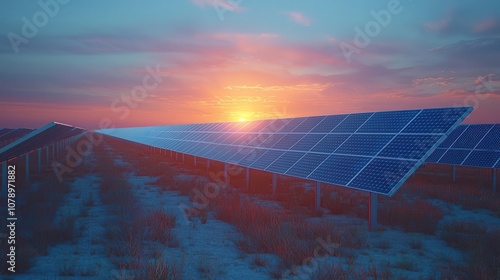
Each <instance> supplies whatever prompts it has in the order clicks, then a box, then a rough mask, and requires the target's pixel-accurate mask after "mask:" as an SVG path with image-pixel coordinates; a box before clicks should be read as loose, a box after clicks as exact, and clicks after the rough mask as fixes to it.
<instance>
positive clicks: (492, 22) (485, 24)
mask: <svg viewBox="0 0 500 280" xmlns="http://www.w3.org/2000/svg"><path fill="white" fill-rule="evenodd" d="M497 28H500V22H499V21H498V20H496V19H486V20H483V21H481V22H478V23H476V24H475V25H474V31H475V32H477V33H482V32H488V31H491V30H493V29H497Z"/></svg>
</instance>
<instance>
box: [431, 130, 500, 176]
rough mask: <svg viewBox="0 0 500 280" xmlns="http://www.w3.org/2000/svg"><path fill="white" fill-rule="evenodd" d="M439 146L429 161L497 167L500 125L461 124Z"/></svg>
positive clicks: (499, 151) (499, 147)
mask: <svg viewBox="0 0 500 280" xmlns="http://www.w3.org/2000/svg"><path fill="white" fill-rule="evenodd" d="M439 147H440V148H438V149H436V150H435V151H434V153H433V154H432V155H431V156H430V157H429V158H428V159H427V162H432V163H441V164H451V165H463V166H471V167H482V168H496V167H495V164H496V163H497V160H498V158H497V157H498V154H499V153H500V125H499V124H467V125H460V126H458V127H457V128H456V129H455V130H454V131H453V132H452V133H451V134H450V135H449V136H448V137H447V138H446V140H445V141H443V143H442V144H441V145H440V146H439ZM495 159H496V160H495Z"/></svg>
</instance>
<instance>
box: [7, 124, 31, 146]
mask: <svg viewBox="0 0 500 280" xmlns="http://www.w3.org/2000/svg"><path fill="white" fill-rule="evenodd" d="M32 131H33V129H28V128H17V129H9V128H4V129H1V130H0V148H1V147H4V146H6V145H7V144H10V143H12V142H14V141H15V140H17V139H19V138H21V137H23V136H24V135H26V134H28V133H30V132H32Z"/></svg>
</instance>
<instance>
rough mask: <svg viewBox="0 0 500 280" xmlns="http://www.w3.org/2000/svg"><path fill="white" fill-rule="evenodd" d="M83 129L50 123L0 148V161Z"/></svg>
mask: <svg viewBox="0 0 500 280" xmlns="http://www.w3.org/2000/svg"><path fill="white" fill-rule="evenodd" d="M14 131H15V130H14ZM84 131H85V130H83V129H81V128H76V127H72V126H69V125H65V124H60V123H50V124H48V125H46V126H43V127H41V128H39V129H36V130H34V131H32V132H30V133H29V134H27V135H25V136H23V137H22V138H20V139H18V140H16V141H15V142H12V143H10V144H8V145H7V146H5V147H3V148H1V149H0V162H4V161H6V160H10V159H12V158H15V157H18V156H21V155H23V154H26V153H29V152H31V151H33V150H36V149H38V148H42V147H44V146H47V145H49V144H51V143H54V142H58V141H60V140H63V139H67V138H70V137H73V136H76V135H78V134H81V133H83V132H84Z"/></svg>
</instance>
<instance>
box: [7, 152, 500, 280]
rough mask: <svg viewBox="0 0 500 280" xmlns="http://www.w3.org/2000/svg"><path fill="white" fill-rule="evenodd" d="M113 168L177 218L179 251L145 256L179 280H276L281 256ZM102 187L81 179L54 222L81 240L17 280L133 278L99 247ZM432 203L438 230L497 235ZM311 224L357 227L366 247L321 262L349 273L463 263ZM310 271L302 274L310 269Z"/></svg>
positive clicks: (399, 234) (456, 253) (400, 241)
mask: <svg viewBox="0 0 500 280" xmlns="http://www.w3.org/2000/svg"><path fill="white" fill-rule="evenodd" d="M90 160H91V159H90ZM114 163H115V165H116V166H119V167H122V168H125V169H127V170H129V172H126V173H123V174H122V176H125V177H126V179H127V180H128V181H129V182H130V184H131V185H132V187H133V188H132V190H133V193H134V195H135V197H136V198H137V200H138V202H139V205H140V207H141V208H142V209H143V210H145V211H154V210H158V209H163V210H164V211H166V212H168V213H170V214H171V215H174V216H176V217H177V223H176V225H175V227H174V228H173V230H172V233H173V234H174V235H175V237H176V239H177V240H178V246H174V247H168V246H165V245H161V244H159V243H154V246H156V248H147V250H154V251H159V252H161V253H162V255H163V257H164V258H165V259H167V260H173V261H176V262H177V263H180V264H182V267H183V271H182V279H273V278H272V277H271V272H272V271H275V270H276V268H277V267H278V264H279V262H280V259H279V257H278V256H277V255H273V254H259V255H258V256H257V255H255V254H248V253H244V252H241V250H240V249H239V248H238V247H237V246H236V240H240V239H244V238H245V236H244V234H243V233H240V232H238V230H237V229H236V227H235V226H234V225H231V224H228V223H226V222H223V221H220V220H217V219H216V218H215V217H214V214H213V212H209V213H208V219H207V222H206V223H202V222H201V221H200V219H197V218H196V219H193V220H191V221H187V220H186V219H185V217H184V216H183V215H182V214H181V211H180V210H179V205H181V204H188V203H189V198H188V197H187V196H183V195H181V194H180V193H178V192H176V191H169V190H162V189H160V188H159V187H157V186H154V185H153V184H152V183H153V181H154V180H155V179H156V177H152V176H138V175H136V173H135V172H134V168H135V167H134V165H133V163H132V162H128V161H127V159H125V158H123V157H122V156H119V155H117V156H116V157H115V158H114ZM188 173H189V170H187V171H186V169H183V171H182V174H181V173H180V171H179V173H178V175H177V176H180V177H181V178H189V177H191V176H199V175H193V174H188ZM99 188H100V179H99V177H98V176H97V175H96V174H94V173H89V174H86V175H85V176H81V177H80V178H77V179H76V180H74V182H72V183H71V192H69V193H68V194H67V195H66V199H65V200H64V202H63V204H62V205H61V206H60V208H59V209H58V212H57V215H56V219H62V218H63V217H65V216H67V215H73V214H77V215H76V216H77V217H78V218H77V221H76V224H77V226H78V228H79V229H80V235H79V236H78V237H77V238H76V239H74V240H73V241H71V242H67V243H63V244H57V245H54V246H52V247H51V248H50V249H49V253H48V255H46V256H41V257H37V258H35V263H34V266H33V267H32V268H31V269H29V270H28V271H27V272H25V273H24V274H22V275H16V277H15V278H14V279H68V278H75V279H76V278H85V279H132V277H131V276H130V275H132V273H131V272H130V271H128V270H126V269H120V268H119V267H116V266H115V265H114V264H113V262H112V260H110V259H109V258H108V255H107V254H106V249H105V246H104V245H103V244H102V242H100V241H99V240H102V236H103V234H104V232H105V227H106V222H107V221H108V220H109V218H110V214H109V213H108V211H107V209H106V206H105V205H103V204H102V202H101V200H100V197H99V192H100V189H99ZM241 195H242V196H244V197H246V198H248V199H249V200H252V201H253V202H254V203H255V204H257V205H259V206H262V207H269V209H273V210H276V209H281V210H282V206H281V205H280V204H279V203H277V202H274V201H269V200H262V199H259V197H258V196H256V195H249V194H241ZM90 201H91V203H90ZM433 203H434V204H435V205H439V206H440V207H441V208H442V209H443V210H444V211H445V212H446V215H445V216H444V218H443V219H442V220H441V221H440V224H443V223H446V222H448V221H451V220H457V219H459V220H466V221H476V222H484V221H488V222H487V223H485V225H486V226H487V227H488V228H489V229H500V219H499V218H498V217H497V216H495V215H494V214H493V213H492V212H491V211H487V210H464V209H462V208H461V207H460V206H457V205H454V204H450V203H446V202H442V201H439V200H436V201H433ZM306 221H310V222H313V223H318V224H322V223H328V222H331V223H333V224H335V225H336V226H338V227H339V228H342V227H345V228H347V227H352V228H355V229H357V231H358V233H357V234H358V235H359V236H360V237H361V238H362V239H363V241H364V243H365V245H364V246H362V248H359V249H353V248H349V250H348V251H349V252H350V254H348V255H349V256H350V257H348V258H346V257H345V255H343V256H326V257H322V258H317V259H316V260H317V261H318V262H317V263H316V264H320V263H336V264H340V265H342V266H343V267H345V268H346V269H347V268H349V267H350V268H351V269H357V268H366V267H370V266H372V265H376V266H377V267H378V268H380V269H383V270H388V271H390V273H391V275H392V276H391V278H395V279H398V278H402V279H419V278H425V279H427V278H429V279H434V278H435V277H436V278H437V277H439V275H437V274H435V273H436V271H439V270H440V268H442V267H450V266H451V265H453V264H456V263H459V262H462V261H463V260H464V258H465V253H464V252H463V251H461V250H458V249H455V248H451V247H450V246H448V245H447V244H446V242H445V241H443V240H441V239H440V238H439V237H438V236H434V235H428V234H422V233H409V232H404V231H402V230H399V229H396V228H391V227H387V226H381V227H380V230H377V231H375V232H368V231H367V222H366V220H363V219H359V218H356V217H350V216H344V215H329V214H325V215H323V216H321V217H308V218H306ZM151 244H153V243H151ZM256 257H259V258H263V259H265V260H266V261H265V264H264V265H255V258H256ZM310 257H311V258H309V259H307V261H308V262H309V264H310V263H311V260H315V259H312V258H313V257H314V256H310ZM310 268H311V267H310V266H309V267H302V268H297V269H298V270H301V269H302V271H309V270H308V269H310ZM313 270H314V267H313ZM7 279H8V278H7ZM304 279H308V278H307V277H306V278H304Z"/></svg>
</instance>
